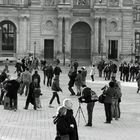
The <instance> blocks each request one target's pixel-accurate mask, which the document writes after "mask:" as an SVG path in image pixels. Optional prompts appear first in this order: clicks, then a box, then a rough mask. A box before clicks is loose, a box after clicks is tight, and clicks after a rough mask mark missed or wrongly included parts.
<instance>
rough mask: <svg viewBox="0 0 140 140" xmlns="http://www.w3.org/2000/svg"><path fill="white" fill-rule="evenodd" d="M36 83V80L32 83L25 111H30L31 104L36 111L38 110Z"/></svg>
mask: <svg viewBox="0 0 140 140" xmlns="http://www.w3.org/2000/svg"><path fill="white" fill-rule="evenodd" d="M35 81H37V80H34V81H32V82H31V83H30V87H29V94H28V96H27V99H26V104H25V107H24V109H28V106H29V103H31V104H32V105H33V106H34V110H36V102H35V93H34V89H35V84H36V83H35Z"/></svg>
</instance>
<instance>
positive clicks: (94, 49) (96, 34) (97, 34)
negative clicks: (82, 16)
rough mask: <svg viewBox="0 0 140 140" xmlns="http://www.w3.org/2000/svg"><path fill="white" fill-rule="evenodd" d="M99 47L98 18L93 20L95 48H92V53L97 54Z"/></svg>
mask: <svg viewBox="0 0 140 140" xmlns="http://www.w3.org/2000/svg"><path fill="white" fill-rule="evenodd" d="M98 46H99V18H97V17H96V18H95V47H94V48H93V51H94V53H96V54H97V53H98Z"/></svg>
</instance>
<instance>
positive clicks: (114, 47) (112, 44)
mask: <svg viewBox="0 0 140 140" xmlns="http://www.w3.org/2000/svg"><path fill="white" fill-rule="evenodd" d="M117 56H118V40H109V47H108V58H109V59H117Z"/></svg>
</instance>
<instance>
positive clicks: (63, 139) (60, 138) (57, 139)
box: [55, 135, 70, 140]
mask: <svg viewBox="0 0 140 140" xmlns="http://www.w3.org/2000/svg"><path fill="white" fill-rule="evenodd" d="M69 139H70V138H69V135H62V136H60V135H57V136H56V137H55V140H69Z"/></svg>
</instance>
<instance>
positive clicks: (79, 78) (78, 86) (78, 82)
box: [75, 70, 82, 96]
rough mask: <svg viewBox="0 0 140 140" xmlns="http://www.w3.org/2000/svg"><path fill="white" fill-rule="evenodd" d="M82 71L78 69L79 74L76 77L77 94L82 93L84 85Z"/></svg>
mask: <svg viewBox="0 0 140 140" xmlns="http://www.w3.org/2000/svg"><path fill="white" fill-rule="evenodd" d="M81 73H82V71H81V70H78V74H77V76H76V78H75V86H76V88H77V94H76V95H77V96H80V95H81V86H82V75H81Z"/></svg>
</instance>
